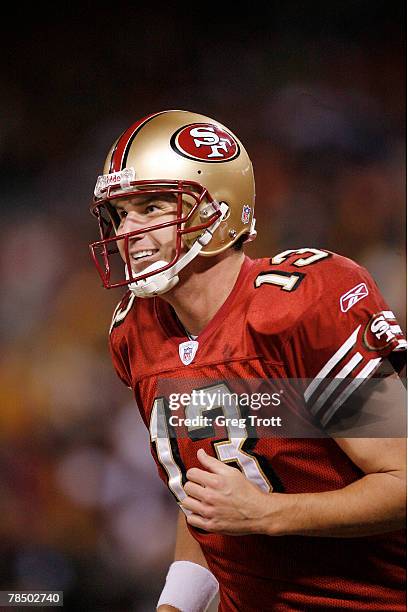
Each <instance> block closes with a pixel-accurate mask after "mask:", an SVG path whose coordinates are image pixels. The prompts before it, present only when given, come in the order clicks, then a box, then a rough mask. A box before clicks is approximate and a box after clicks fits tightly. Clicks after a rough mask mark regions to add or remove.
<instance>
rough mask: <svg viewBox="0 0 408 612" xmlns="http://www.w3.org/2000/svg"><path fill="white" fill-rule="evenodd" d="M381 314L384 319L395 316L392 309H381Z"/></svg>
mask: <svg viewBox="0 0 408 612" xmlns="http://www.w3.org/2000/svg"><path fill="white" fill-rule="evenodd" d="M381 314H383V315H384V318H385V319H395V318H396V317H395V314H394V313H393V312H392V310H383V311H382V313H381Z"/></svg>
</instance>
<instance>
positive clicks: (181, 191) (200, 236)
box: [90, 179, 228, 297]
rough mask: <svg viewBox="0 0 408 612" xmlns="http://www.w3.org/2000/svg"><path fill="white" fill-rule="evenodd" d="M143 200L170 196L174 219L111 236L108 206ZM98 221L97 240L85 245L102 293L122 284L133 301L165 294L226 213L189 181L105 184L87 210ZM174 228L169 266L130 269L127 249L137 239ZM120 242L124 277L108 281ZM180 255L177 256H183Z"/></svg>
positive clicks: (115, 223)
mask: <svg viewBox="0 0 408 612" xmlns="http://www.w3.org/2000/svg"><path fill="white" fill-rule="evenodd" d="M146 196H151V197H153V198H154V197H155V196H157V197H158V198H163V197H169V196H170V197H175V199H176V202H177V207H176V211H175V217H176V218H175V219H174V220H171V221H166V222H163V223H156V224H152V225H151V226H147V227H143V228H140V229H137V230H135V231H132V232H127V233H123V234H120V233H117V232H118V227H119V215H118V213H117V211H116V209H115V207H114V206H113V204H112V203H113V202H115V201H120V200H124V199H126V200H129V199H132V200H134V201H135V202H137V198H138V197H139V198H142V197H143V198H146ZM91 209H92V212H93V214H94V215H95V216H96V217H97V219H98V222H99V232H100V237H101V240H99V241H97V242H94V243H92V244H91V245H90V250H91V255H92V258H93V260H94V262H95V265H96V267H97V270H98V272H99V275H100V277H101V279H102V282H103V285H104V286H105V287H106V288H113V287H121V286H125V285H128V286H129V288H130V289H131V290H132V291H133V292H134V293H136V295H138V296H139V297H149V296H151V295H158V294H160V293H165V292H166V291H168V290H169V289H171V288H172V287H173V286H174V285H175V284H176V283H177V282H178V272H179V271H180V270H181V269H182V268H184V267H185V266H186V265H187V264H188V263H189V262H190V261H191V260H192V259H194V257H196V255H197V254H198V253H199V252H200V251H201V249H202V248H203V247H204V246H206V245H207V244H209V242H210V241H211V239H212V233H213V232H214V231H215V230H216V229H217V227H218V226H219V224H220V223H221V221H222V219H223V218H225V216H226V215H227V212H228V206H227V205H226V204H225V203H221V204H219V203H218V202H216V201H215V200H214V199H213V198H212V197H211V195H210V194H209V193H208V190H207V189H206V188H205V187H203V186H202V185H200V184H199V183H196V182H194V181H171V180H167V179H163V180H154V181H153V180H151V181H131V182H129V184H128V185H127V186H126V187H123V186H121V185H110V186H107V187H103V188H102V189H99V191H98V193H97V195H96V196H95V198H94V201H93V203H92V206H91ZM165 227H176V236H175V245H174V256H173V258H172V259H171V261H169V262H167V261H155V262H154V263H153V264H151V265H149V266H148V267H147V268H146V269H145V270H143V272H141V273H135V272H134V271H133V270H132V265H131V256H130V251H129V247H130V245H131V244H132V240H133V239H135V238H136V237H137V236H138V235H140V234H143V235H145V234H147V233H149V232H152V231H155V230H158V229H162V228H165ZM119 241H123V246H122V247H121V248H122V252H123V254H124V255H122V257H123V259H124V260H125V278H123V277H122V278H121V279H120V280H116V279H114V278H113V274H112V272H113V267H112V265H111V262H112V257H114V256H116V258H117V257H118V254H119V247H118V242H119ZM186 249H187V252H184V253H183V251H186Z"/></svg>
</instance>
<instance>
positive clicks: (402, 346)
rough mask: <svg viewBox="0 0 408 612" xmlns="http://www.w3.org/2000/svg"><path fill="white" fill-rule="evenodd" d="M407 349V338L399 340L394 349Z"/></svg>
mask: <svg viewBox="0 0 408 612" xmlns="http://www.w3.org/2000/svg"><path fill="white" fill-rule="evenodd" d="M406 349H407V341H406V340H398V344H397V346H396V347H395V349H393V350H394V351H406Z"/></svg>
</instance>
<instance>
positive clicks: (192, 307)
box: [161, 249, 245, 336]
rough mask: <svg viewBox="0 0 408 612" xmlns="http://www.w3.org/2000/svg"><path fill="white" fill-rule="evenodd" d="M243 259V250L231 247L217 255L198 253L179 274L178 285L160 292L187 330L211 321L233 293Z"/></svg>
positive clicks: (196, 330) (197, 330)
mask: <svg viewBox="0 0 408 612" xmlns="http://www.w3.org/2000/svg"><path fill="white" fill-rule="evenodd" d="M244 259H245V255H244V253H243V252H237V251H233V250H232V249H231V250H230V251H229V252H228V253H225V254H223V255H222V256H220V257H218V258H217V259H216V258H214V257H208V258H204V257H197V258H196V260H194V261H193V262H192V264H191V267H190V266H188V270H187V269H186V270H183V272H184V274H183V273H182V274H180V282H179V283H178V284H177V285H176V287H174V289H173V290H172V291H169V293H166V294H164V295H162V296H161V297H162V299H164V300H166V302H168V303H169V304H170V305H171V306H172V307H173V308H174V310H175V312H176V315H177V317H178V319H179V320H180V322H181V323H182V325H183V326H184V328H185V329H186V331H188V332H189V333H190V334H192V335H194V336H196V335H198V334H199V333H201V331H202V330H203V329H204V328H205V326H206V325H207V324H208V323H209V322H210V321H211V319H212V318H213V316H214V315H215V314H216V312H217V311H218V310H219V308H220V307H221V306H222V305H223V303H224V302H225V300H226V299H227V297H228V296H229V294H230V293H231V291H232V289H233V287H234V285H235V282H236V280H237V278H238V275H239V272H240V270H241V266H242V264H243V262H244Z"/></svg>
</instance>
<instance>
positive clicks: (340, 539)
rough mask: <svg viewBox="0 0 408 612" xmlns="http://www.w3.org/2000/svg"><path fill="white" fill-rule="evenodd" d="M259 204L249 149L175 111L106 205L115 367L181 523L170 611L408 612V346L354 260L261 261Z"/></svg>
mask: <svg viewBox="0 0 408 612" xmlns="http://www.w3.org/2000/svg"><path fill="white" fill-rule="evenodd" d="M254 200H255V188H254V177H253V170H252V164H251V161H250V159H249V156H248V154H247V152H246V150H245V148H244V146H243V145H242V143H241V142H240V141H239V139H238V138H237V137H236V136H235V135H234V134H233V133H232V132H231V131H230V130H229V129H227V128H226V127H225V126H223V125H221V124H220V123H218V122H217V121H215V120H213V119H210V118H208V117H205V116H202V115H199V114H195V113H190V112H186V111H178V110H174V111H163V112H158V113H155V114H152V115H150V116H148V117H145V118H143V119H141V120H140V121H137V122H136V123H134V124H133V125H132V126H131V127H130V128H129V129H128V130H126V131H125V132H124V133H123V134H122V135H121V136H120V137H119V138H118V140H117V141H116V142H115V143H114V145H113V146H112V148H111V150H110V151H109V153H108V156H107V159H106V162H105V167H104V170H103V174H102V175H101V176H99V178H98V180H97V183H96V187H95V193H94V199H93V202H92V212H93V214H94V215H95V216H96V217H97V219H98V222H99V228H100V240H98V241H97V242H94V243H93V244H92V245H91V247H90V248H91V252H92V256H93V259H94V261H95V264H96V266H97V269H98V271H99V274H100V276H101V279H102V282H103V284H104V286H105V287H107V288H109V287H125V288H126V289H127V291H126V293H125V295H124V297H123V299H122V300H121V301H120V303H119V305H118V306H117V308H116V310H115V313H114V316H113V320H112V325H111V329H110V349H111V353H112V358H113V363H114V366H115V369H116V371H117V373H118V375H119V377H120V378H121V380H122V381H123V382H124V383H125V384H126V385H127V386H128V387H130V388H131V389H132V391H133V392H134V395H135V398H136V402H137V405H138V408H139V411H140V414H141V416H142V419H143V421H144V423H145V424H146V427H147V428H148V429H149V431H150V439H151V451H152V454H153V457H154V459H155V461H156V463H157V468H158V472H159V475H160V477H161V478H162V480H163V481H164V482H165V483H166V484H167V486H168V487H169V489H170V491H171V493H172V494H173V495H174V497H175V500H176V502H177V503H178V505H179V507H180V514H179V521H178V526H177V542H176V550H175V557H174V563H172V565H171V566H170V569H169V572H168V575H167V580H166V584H165V586H164V589H163V592H162V595H161V597H160V600H159V603H158V609H159V610H160V611H161V612H164V611H170V610H173V611H174V610H182V611H183V612H188V611H198V610H205V609H206V608H207V606H208V605H209V603H210V601H211V600H212V598H213V597H214V595H215V593H216V592H217V590H218V588H219V595H220V608H219V609H220V610H222V611H223V612H227V611H240V612H251V611H253V612H255V611H256V612H259V611H260V610H261V611H268V610H279V611H287V612H289V611H293V610H302V611H303V610H331V609H336V610H390V611H391V610H392V611H393V612H396V611H398V610H403V609H405V595H404V586H403V585H404V567H405V561H404V551H405V547H404V539H403V532H402V530H401V529H402V528H403V526H404V525H405V519H404V509H405V468H404V457H405V442H404V439H403V437H404V436H405V431H404V419H403V418H401V395H400V391H399V389H400V387H399V386H398V384H397V377H396V374H395V372H394V371H395V370H400V369H401V366H402V354H403V352H404V350H405V348H406V342H405V341H404V339H403V337H402V333H401V329H400V327H399V325H398V323H397V321H396V320H395V316H394V314H393V312H392V311H391V308H390V307H389V306H388V305H387V304H386V303H385V301H384V299H383V298H382V296H381V295H380V293H379V290H378V288H377V286H376V284H375V283H374V281H373V280H372V278H371V277H370V275H369V274H368V273H367V271H366V270H365V269H364V268H362V267H360V266H359V265H358V264H356V263H354V262H353V261H351V260H350V259H347V258H345V257H342V256H340V255H337V254H335V253H332V252H329V251H327V250H324V249H323V250H322V249H316V248H297V249H289V250H286V251H284V252H282V253H280V254H278V255H275V256H274V257H272V258H265V259H258V260H251V259H250V258H248V257H247V256H245V254H244V251H243V244H244V243H245V242H247V241H250V240H252V239H253V238H254V237H255V236H256V231H255V217H254ZM115 258H116V259H117V260H119V261H120V262H121V264H120V265H119V266H118V265H117V263H116V264H115V263H114V260H115ZM379 380H382V381H383V382H381V383H379V382H378V381H379ZM375 381H377V382H375ZM364 389H366V392H365V393H364V392H363V391H364ZM243 398H246V401H245V402H244V401H243ZM248 398H249V399H248ZM254 398H256V400H257V402H258V404H257V405H256V406H255V404H254V403H253V401H254ZM268 398H269V404H268V401H265V403H262V401H261V400H262V399H263V400H267V399H268ZM373 398H374V399H373ZM251 402H252V403H251ZM261 404H262V407H261V409H260V410H259V407H260V405H261ZM367 406H368V408H367ZM396 406H397V409H395V407H396ZM372 432H374V433H372ZM370 436H371V437H370ZM237 468H238V469H237Z"/></svg>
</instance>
